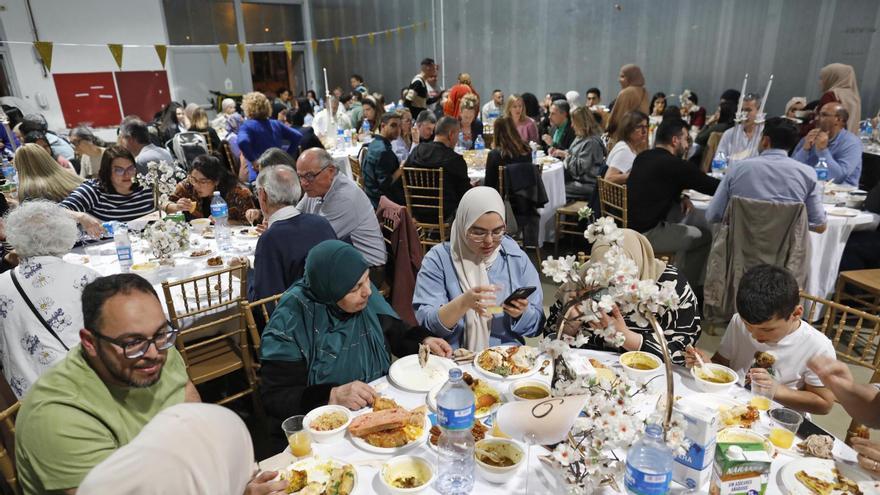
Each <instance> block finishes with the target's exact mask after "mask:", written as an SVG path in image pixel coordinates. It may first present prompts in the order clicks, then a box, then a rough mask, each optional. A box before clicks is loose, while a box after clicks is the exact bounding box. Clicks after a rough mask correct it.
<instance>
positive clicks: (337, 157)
mask: <svg viewBox="0 0 880 495" xmlns="http://www.w3.org/2000/svg"><path fill="white" fill-rule="evenodd" d="M359 149H360V144H358V145H357V146H349V147H347V148H343V149H337V148H334V149H332V150H329V151H330V156H332V157H333V165H335V166H336V168H337V169H338V170H339V171H340V172H342V173H343V174H345V175H347V176H348V177H349V178H351V164H349V163H348V157H350V156H354V157H356V156H357V152H358V150H359Z"/></svg>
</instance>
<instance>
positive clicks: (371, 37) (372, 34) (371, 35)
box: [367, 33, 376, 46]
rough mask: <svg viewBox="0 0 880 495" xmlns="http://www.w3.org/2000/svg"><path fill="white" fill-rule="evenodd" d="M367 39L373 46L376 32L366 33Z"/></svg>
mask: <svg viewBox="0 0 880 495" xmlns="http://www.w3.org/2000/svg"><path fill="white" fill-rule="evenodd" d="M367 39H368V40H370V46H373V43H375V42H376V33H370V34H368V35H367Z"/></svg>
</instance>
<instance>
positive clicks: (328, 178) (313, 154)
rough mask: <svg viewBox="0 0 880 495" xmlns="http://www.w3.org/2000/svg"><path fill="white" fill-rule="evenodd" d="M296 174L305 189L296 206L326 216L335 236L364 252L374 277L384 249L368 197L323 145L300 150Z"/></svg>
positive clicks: (380, 266)
mask: <svg viewBox="0 0 880 495" xmlns="http://www.w3.org/2000/svg"><path fill="white" fill-rule="evenodd" d="M296 174H297V175H298V176H299V183H300V185H301V186H302V189H303V191H304V192H305V193H306V195H305V196H304V197H303V199H302V200H301V201H300V202H299V204H298V205H297V206H296V208H297V209H298V210H299V211H300V212H302V213H313V214H316V215H320V216H322V217H324V218H326V219H327V221H329V222H330V225H331V226H332V227H333V230H334V231H335V232H336V237H337V238H338V239H340V240H343V241H346V242H349V243H351V244H352V245H353V246H354V247H355V248H356V249H357V250H358V251H360V252H361V254H363V255H364V259H365V260H366V261H367V263H369V264H370V266H371V267H372V269H371V270H370V273H371V276H373V278H374V280H375V276H377V275H379V273H378V272H381V270H380V268H382V267H384V266H385V258H386V252H385V239H384V238H383V237H382V230H381V229H380V228H379V221H378V220H377V219H376V213H375V211H374V210H373V205H372V204H371V203H370V198H368V197H367V195H366V194H365V193H364V191H362V190H361V188H359V187H358V186H357V184H355V183H354V182H353V181H352V180H351V179H349V178H348V176H346V175H345V174H340V173H339V171H338V170H337V169H336V166H335V165H334V164H333V157H332V156H330V153H327V151H326V150H323V149H319V148H312V149H308V150H306V151H304V152H303V153H302V154H301V155H300V156H299V159H298V160H297V161H296ZM374 272H376V273H375V274H374ZM377 286H378V284H377Z"/></svg>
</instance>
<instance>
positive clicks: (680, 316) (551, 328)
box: [544, 229, 701, 364]
mask: <svg viewBox="0 0 880 495" xmlns="http://www.w3.org/2000/svg"><path fill="white" fill-rule="evenodd" d="M622 230H623V239H622V240H621V241H620V246H621V247H622V248H623V251H624V252H625V253H626V254H627V255H628V256H629V257H630V258H632V260H633V261H634V262H635V263H636V266H638V268H639V278H640V279H641V280H655V281H657V282H660V283H662V282H675V292H676V293H677V294H678V297H679V299H680V305H679V307H678V309H675V310H668V311H666V312H665V313H664V314H663V315H662V316H661V315H655V316H657V322H658V323H659V324H660V328H662V329H663V330H664V334H665V335H666V345H667V346H668V348H669V354H670V355H671V357H672V361H673V362H674V363H676V364H684V354H685V352H684V350H685V348H686V347H687V346H689V345H696V342H697V340H698V339H699V338H700V331H701V330H700V309H699V303H698V302H697V297H696V295H694V291H693V290H692V289H691V286H690V284H689V283H688V281H687V279H686V278H685V276H684V275H683V274H681V273H679V271H678V269H677V268H675V267H674V266H672V265H668V264H666V263H665V262H663V261H660V260H658V259H656V258H654V249H653V248H652V247H651V243H650V242H648V240H647V239H646V238H645V236H643V235H641V234H639V233H638V232H636V231H634V230H630V229H622ZM609 250H610V246H609V245H608V244H606V243H597V244H596V245H595V246H593V252H592V259H594V260H595V259H601V258H604V256H605V253H607V252H608V251H609ZM562 306H563V302H562V301H559V300H557V301H556V303H555V304H553V306H551V307H550V316H549V318H547V323H546V325H545V326H544V333H545V335H553V336H555V334H556V330H557V328H556V326H557V323H558V322H559V318H560V316H561V315H560V314H559V313H560V311H561V310H562ZM575 310H576V307H575V308H572V310H570V312H571V311H575ZM573 316H574V315H573V314H570V315H569V318H573ZM609 317H610V318H611V319H612V320H614V323H615V326H616V328H617V330H618V331H619V332H621V333H623V335H624V337H625V339H626V340H625V342H624V344H623V346H621V347H615V346H613V345H611V344H610V343H608V342H606V341H605V339H603V338H602V337H601V336H598V335H596V334H595V333H592V332H591V329H590V328H589V324H588V323H585V322H580V321H571V322H567V323H564V324H563V331H564V332H565V333H566V334H568V335H576V334H577V333H578V332H581V331H585V333H587V336H588V339H589V340H588V342H587V343H586V344H584V345H583V346H582V348H584V349H596V350H602V351H612V352H620V353H623V352H627V351H645V352H649V353H651V354H654V355H657V356H662V351H661V349H660V344H659V343H658V342H657V339H656V337H655V336H654V331H653V330H652V329H651V327H650V325H648V324H646V325H645V326H640V325H639V324H638V323H636V322H635V321H634V320H633V319H632V318H630V317H629V316H627V315H621V314H620V311H619V310H618V309H617V308H616V307H615V309H614V311H613V313H612V314H611V315H610V316H609Z"/></svg>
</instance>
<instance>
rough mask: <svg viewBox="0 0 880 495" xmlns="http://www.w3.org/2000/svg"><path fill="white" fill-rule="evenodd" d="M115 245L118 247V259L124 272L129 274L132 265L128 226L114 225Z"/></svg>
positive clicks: (122, 224)
mask: <svg viewBox="0 0 880 495" xmlns="http://www.w3.org/2000/svg"><path fill="white" fill-rule="evenodd" d="M113 243H114V244H115V245H116V259H118V260H119V266H120V267H122V271H123V272H128V269H129V268H131V265H132V257H131V237H129V235H128V225H126V224H124V223H115V222H114V225H113Z"/></svg>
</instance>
